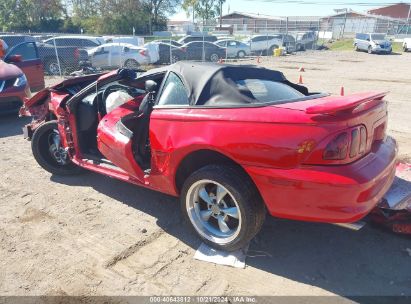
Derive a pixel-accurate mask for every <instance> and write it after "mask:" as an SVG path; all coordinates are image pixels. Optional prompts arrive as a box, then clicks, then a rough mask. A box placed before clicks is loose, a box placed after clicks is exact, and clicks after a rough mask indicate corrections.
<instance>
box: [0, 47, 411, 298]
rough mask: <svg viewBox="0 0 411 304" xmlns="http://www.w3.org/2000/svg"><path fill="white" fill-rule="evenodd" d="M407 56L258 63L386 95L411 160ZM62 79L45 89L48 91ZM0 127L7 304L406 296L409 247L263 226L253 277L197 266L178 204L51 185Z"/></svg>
mask: <svg viewBox="0 0 411 304" xmlns="http://www.w3.org/2000/svg"><path fill="white" fill-rule="evenodd" d="M410 59H411V53H409V54H403V55H391V56H378V55H368V54H365V53H354V52H317V53H309V52H306V53H303V54H299V55H295V56H288V57H282V58H272V59H269V60H268V59H263V62H262V65H265V66H269V67H272V68H278V69H280V70H282V71H283V72H284V73H285V75H286V76H287V77H288V78H289V79H290V80H294V81H296V80H297V79H298V76H299V74H300V73H299V72H298V71H297V69H298V68H299V67H300V66H303V67H304V68H305V69H306V72H304V73H301V74H302V75H303V77H304V82H305V83H306V84H307V85H308V86H309V87H310V88H311V89H312V90H320V91H327V92H331V93H334V94H336V93H338V92H339V90H340V86H341V85H344V86H345V92H346V94H348V93H351V92H356V91H364V90H383V91H386V90H389V91H390V92H391V93H390V94H389V95H388V97H387V99H388V100H389V101H390V105H389V111H390V121H389V133H390V134H391V135H392V136H394V137H395V138H396V139H397V140H398V142H399V144H400V156H401V158H403V159H408V160H410V159H411V122H410V119H411V110H410V107H409V106H408V104H407V102H408V100H409V97H410V96H411V77H410V75H411V74H410V73H409V71H410V70H411V60H410ZM54 81H56V79H49V80H48V82H49V83H52V82H54ZM26 122H27V120H26V119H17V118H15V117H2V118H0V170H1V172H2V174H1V178H0V196H1V199H0V295H112V296H114V295H154V294H156V295H170V294H174V295H341V296H355V295H401V294H404V295H411V272H410V269H411V255H410V253H409V252H410V249H411V242H410V238H406V237H400V236H398V235H393V234H390V233H388V232H385V231H381V230H379V229H376V228H374V227H369V226H366V227H365V228H364V229H362V230H361V231H359V232H353V231H350V230H347V229H344V228H340V227H336V226H332V225H327V224H317V223H303V222H294V221H286V220H276V219H273V218H268V219H267V221H266V223H265V225H264V227H263V229H262V231H261V233H260V234H259V235H258V236H257V238H256V239H255V240H253V242H252V243H251V245H250V250H249V252H248V254H249V256H248V258H247V267H246V269H234V268H229V267H225V266H217V265H213V264H208V263H204V262H200V261H196V260H194V259H193V255H194V252H195V250H196V249H197V248H198V246H199V245H200V243H199V241H198V240H197V238H196V237H195V236H194V235H193V234H192V233H191V232H190V230H189V229H187V226H186V225H185V224H183V223H182V217H181V216H180V214H179V207H178V201H177V200H176V199H175V198H172V197H168V196H165V195H162V194H160V193H156V192H153V191H149V190H146V189H143V188H139V187H135V186H132V185H129V184H126V183H122V182H120V181H117V180H114V179H110V178H107V177H104V176H101V175H97V174H94V173H88V174H84V175H82V176H80V177H58V176H52V175H50V174H49V173H47V172H46V171H44V170H43V169H41V168H40V167H39V166H38V165H37V163H36V162H35V160H34V159H33V157H32V155H31V150H30V143H29V142H27V141H25V140H24V139H23V137H22V134H21V133H22V132H21V127H22V126H23V125H24V123H26Z"/></svg>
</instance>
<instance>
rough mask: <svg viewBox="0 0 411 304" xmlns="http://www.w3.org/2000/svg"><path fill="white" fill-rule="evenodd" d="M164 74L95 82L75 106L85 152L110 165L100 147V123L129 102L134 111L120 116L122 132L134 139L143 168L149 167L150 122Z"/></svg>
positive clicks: (81, 142) (81, 146) (128, 104)
mask: <svg viewBox="0 0 411 304" xmlns="http://www.w3.org/2000/svg"><path fill="white" fill-rule="evenodd" d="M163 78H164V74H159V75H153V76H152V77H150V79H139V81H135V80H131V79H122V80H119V81H115V82H110V83H108V84H105V85H102V86H98V85H96V84H94V85H93V86H92V87H91V88H90V91H89V93H88V94H86V95H85V96H84V97H82V98H81V99H80V100H79V101H78V102H77V105H76V118H77V128H78V130H77V133H78V138H79V145H80V149H81V152H82V154H83V155H84V156H85V157H86V158H88V159H92V160H94V161H97V162H104V163H108V164H110V162H109V161H108V160H107V159H105V157H104V155H103V154H102V153H101V152H100V151H99V150H98V147H97V129H98V126H99V123H100V122H101V121H102V120H103V119H104V118H105V117H106V116H107V115H110V113H114V112H113V111H114V110H115V109H116V108H118V107H119V106H121V105H123V104H126V105H127V107H128V109H132V113H131V114H128V115H125V116H123V117H121V118H120V121H119V123H118V125H119V127H121V129H122V130H121V133H123V134H127V135H128V136H129V138H130V139H131V140H132V142H133V154H134V157H135V160H136V161H137V163H138V164H139V166H140V167H141V168H142V169H143V170H147V169H149V168H150V159H151V153H150V143H149V136H148V135H149V123H150V113H151V111H152V107H153V105H154V102H155V100H156V98H157V91H158V88H159V87H160V84H161V82H162V80H163Z"/></svg>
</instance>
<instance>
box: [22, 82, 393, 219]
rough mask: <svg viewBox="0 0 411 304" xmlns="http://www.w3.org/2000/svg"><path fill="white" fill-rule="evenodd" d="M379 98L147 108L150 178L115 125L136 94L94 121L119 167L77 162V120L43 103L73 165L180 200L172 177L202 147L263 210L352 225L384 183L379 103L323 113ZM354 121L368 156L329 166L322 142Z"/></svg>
mask: <svg viewBox="0 0 411 304" xmlns="http://www.w3.org/2000/svg"><path fill="white" fill-rule="evenodd" d="M110 75H114V74H110ZM110 75H108V76H105V77H104V78H103V79H107V78H108V77H110ZM100 80H101V78H100ZM383 95H384V94H375V93H370V94H369V93H367V94H363V95H361V94H359V95H355V96H354V97H352V96H347V97H324V98H318V99H314V100H307V101H300V102H294V103H285V104H281V105H275V106H265V107H255V108H253V107H252V108H218V109H216V108H200V107H199V108H196V107H188V108H179V109H177V108H176V109H171V108H156V107H155V108H154V110H153V112H152V113H151V117H150V128H149V136H150V143H151V154H152V158H151V173H150V174H149V175H145V174H144V173H143V172H142V170H141V169H140V168H139V166H138V165H137V163H136V161H135V159H134V155H133V146H132V145H133V138H134V137H133V136H134V135H138V134H136V133H134V134H133V136H131V138H130V136H125V135H124V134H122V132H121V130H120V129H119V127H118V124H119V121H120V120H121V118H123V117H124V116H126V115H129V114H132V113H135V112H137V109H138V105H139V102H140V100H135V101H130V102H128V103H126V104H124V105H123V106H120V107H118V108H117V109H115V110H113V111H112V112H110V113H109V114H107V115H106V116H104V117H103V119H102V120H101V121H100V123H99V126H98V132H97V135H98V140H97V142H98V148H99V150H100V152H101V153H102V154H103V155H104V156H105V157H107V158H108V159H109V160H110V161H111V162H112V163H113V164H115V165H116V166H118V169H116V168H107V167H104V166H102V165H98V164H93V163H91V162H89V161H87V159H85V158H84V156H83V155H82V153H81V151H80V148H79V144H78V138H77V133H76V117H75V115H74V114H73V113H69V112H68V109H63V108H62V107H61V104H62V101H63V100H64V99H65V98H66V96H65V95H64V94H59V93H54V92H53V93H51V95H50V99H51V102H50V104H49V109H50V110H51V111H52V112H53V113H60V114H59V115H58V116H57V117H58V119H59V124H60V125H61V127H60V126H59V130H60V133H61V135H62V138H63V144H64V146H65V147H67V148H69V151H70V156H71V158H72V160H73V162H74V163H76V164H78V165H79V166H82V167H84V168H86V169H89V170H92V171H95V172H99V173H102V174H105V175H108V176H111V177H114V178H118V179H120V180H123V181H127V182H130V183H133V184H136V185H141V186H144V187H148V188H151V189H154V190H157V191H161V192H163V193H167V194H170V195H175V196H178V195H179V189H177V186H176V180H175V178H176V172H177V170H178V168H179V166H180V164H181V163H182V161H183V160H184V159H185V157H187V156H188V155H190V154H191V153H194V152H196V151H199V150H210V151H215V152H218V153H220V154H223V155H225V156H226V157H228V158H230V159H231V160H232V161H234V162H235V163H237V164H238V165H240V166H241V167H242V168H243V169H244V170H245V171H246V172H247V173H248V174H249V176H250V177H251V179H252V180H253V181H254V183H255V185H256V187H257V189H258V190H259V191H260V193H261V196H262V197H263V200H264V202H265V204H266V206H267V209H268V210H269V213H270V214H271V215H274V216H278V217H284V218H291V219H299V220H307V221H320V222H351V221H356V220H358V219H360V218H361V217H363V216H365V215H366V214H367V213H369V211H370V210H371V209H372V208H373V207H374V206H375V205H376V204H377V202H378V201H379V200H380V199H381V197H382V196H383V194H384V193H385V192H386V190H387V189H388V187H389V186H390V185H391V183H392V179H393V174H394V172H395V162H396V152H397V148H396V143H395V141H394V140H392V139H390V138H385V133H384V132H383V133H384V136H383V137H382V138H381V135H378V136H376V135H375V134H376V133H378V132H377V131H376V130H380V129H381V126H384V127H385V125H386V122H387V111H386V103H385V101H382V100H380V101H378V102H374V103H372V105H369V106H367V107H363V108H360V110H358V111H350V112H349V113H339V115H329V114H335V112H336V111H337V112H339V111H342V110H347V109H352V108H354V107H358V106H359V105H361V104H363V103H366V102H368V101H370V100H372V101H375V100H376V99H378V100H379V99H381V98H382V96H383ZM36 98H37V97H36ZM344 98H345V100H346V102H345V103H344V101H343V100H344ZM40 99H41V98H40ZM27 104H29V103H27ZM27 104H26V106H27ZM316 105H317V106H316ZM31 107H33V108H34V107H35V106H34V103H33V104H32V106H31ZM62 113H63V114H62ZM133 119H138V118H133ZM359 125H363V126H365V127H366V128H367V150H366V152H365V153H364V154H363V155H358V156H355V157H353V158H349V159H346V160H343V161H334V162H333V164H332V165H331V164H329V163H327V162H324V161H323V160H322V151H323V149H324V147H325V146H326V145H327V143H328V142H329V141H330V140H332V138H333V137H335V135H337V134H339V133H340V132H348V130H350V129H351V128H353V127H356V126H359ZM384 130H385V129H384ZM133 132H138V131H137V130H133Z"/></svg>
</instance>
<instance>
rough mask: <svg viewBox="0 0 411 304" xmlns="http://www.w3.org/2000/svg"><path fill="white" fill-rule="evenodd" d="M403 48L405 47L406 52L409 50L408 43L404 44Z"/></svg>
mask: <svg viewBox="0 0 411 304" xmlns="http://www.w3.org/2000/svg"><path fill="white" fill-rule="evenodd" d="M402 49H403V51H404V52H407V51H408V47H407V44H404V46H403V47H402Z"/></svg>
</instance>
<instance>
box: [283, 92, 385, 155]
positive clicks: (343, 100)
mask: <svg viewBox="0 0 411 304" xmlns="http://www.w3.org/2000/svg"><path fill="white" fill-rule="evenodd" d="M386 94H387V93H386V92H366V93H358V94H352V95H347V96H326V97H320V98H318V99H311V100H303V101H298V102H290V103H284V104H279V105H276V106H275V107H277V108H286V109H290V110H296V111H299V112H300V113H301V112H304V113H305V115H307V116H308V117H310V120H311V122H312V123H314V124H316V125H323V126H326V125H327V128H328V129H329V130H334V131H332V132H333V134H336V135H338V134H339V133H341V132H348V133H349V134H351V132H352V130H354V129H357V128H360V127H361V126H363V127H365V129H366V135H365V136H366V148H365V154H367V153H368V152H370V151H371V150H372V147H373V145H374V144H375V143H376V142H378V141H381V140H383V139H384V138H385V136H386V128H387V103H386V101H384V99H383V98H384V97H385V96H386ZM350 136H351V135H350ZM327 140H329V139H327ZM365 154H362V155H365ZM358 157H360V156H358ZM353 160H355V159H350V161H353Z"/></svg>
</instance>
